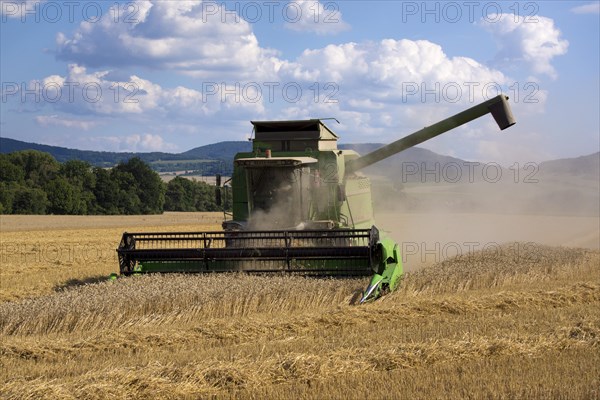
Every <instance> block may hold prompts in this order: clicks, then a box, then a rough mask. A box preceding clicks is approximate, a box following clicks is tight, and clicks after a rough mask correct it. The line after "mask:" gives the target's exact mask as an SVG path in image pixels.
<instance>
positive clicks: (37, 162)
mask: <svg viewBox="0 0 600 400" xmlns="http://www.w3.org/2000/svg"><path fill="white" fill-rule="evenodd" d="M8 157H9V160H10V161H11V163H12V164H14V165H16V166H18V167H20V168H21V169H22V170H23V172H24V174H25V180H26V181H27V183H28V185H30V187H42V186H44V185H45V184H46V183H47V182H49V181H50V180H51V179H52V178H54V177H55V176H56V175H57V173H58V170H59V168H60V164H59V162H58V161H56V160H55V159H54V157H52V156H51V155H50V154H48V153H44V152H41V151H37V150H24V151H17V152H14V153H10V154H9V155H8Z"/></svg>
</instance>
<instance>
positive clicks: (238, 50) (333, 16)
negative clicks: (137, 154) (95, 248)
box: [0, 0, 600, 165]
mask: <svg viewBox="0 0 600 400" xmlns="http://www.w3.org/2000/svg"><path fill="white" fill-rule="evenodd" d="M599 10H600V2H598V1H593V2H589V1H584V2H573V1H569V2H567V1H546V2H528V1H521V2H516V1H507V2H492V1H490V2H485V1H484V2H479V1H465V2H462V1H458V2H453V1H444V2H421V1H370V2H366V1H339V2H327V1H322V0H321V1H304V0H298V1H286V2H270V1H237V2H213V1H208V2H207V1H205V2H200V1H172V0H171V1H147V0H144V1H123V2H117V1H110V2H109V1H106V2H104V1H83V2H79V1H71V2H57V1H51V0H46V1H44V0H38V1H33V0H28V1H2V2H1V11H0V12H1V18H2V23H1V26H0V27H1V32H0V33H1V35H0V36H1V38H0V44H1V59H0V72H1V81H2V102H1V103H0V106H1V112H0V116H1V124H0V128H1V134H2V136H3V137H10V138H15V139H19V140H25V141H33V142H38V143H44V144H51V145H58V146H65V147H75V148H81V149H92V150H109V151H168V152H179V151H185V150H189V149H191V148H193V147H197V146H200V145H205V144H209V143H214V142H217V141H222V140H244V139H245V138H247V137H249V135H250V134H251V125H250V123H249V121H250V120H265V119H302V118H326V117H335V118H337V119H338V120H339V121H340V124H337V123H335V122H333V121H332V122H329V124H330V125H331V128H332V129H333V130H334V131H336V132H337V133H338V134H339V135H340V136H341V137H342V141H343V142H388V141H391V140H394V139H396V138H399V137H402V136H405V135H407V134H409V133H411V132H412V131H414V130H416V129H420V128H422V127H423V126H426V125H429V124H431V123H434V122H436V121H437V120H439V119H441V118H444V117H446V116H449V115H451V114H453V113H456V112H459V111H461V110H463V109H465V108H468V107H470V106H472V105H474V104H476V103H477V102H480V101H483V100H485V99H487V98H489V97H493V96H494V95H496V94H497V93H498V92H500V91H501V92H503V93H505V94H507V95H508V96H509V97H511V100H510V101H511V103H512V106H513V111H514V114H515V116H516V117H517V120H518V123H517V125H516V126H514V127H512V128H511V129H509V130H506V131H503V132H502V133H500V132H499V131H498V129H497V128H496V127H495V126H494V123H493V120H492V118H491V117H488V118H485V117H484V118H482V119H481V120H478V121H476V122H474V123H471V124H469V125H467V126H464V127H461V128H459V129H458V130H456V131H454V132H451V133H448V134H445V135H442V136H440V137H438V138H436V139H433V140H431V141H429V142H427V143H426V144H424V145H423V147H426V148H429V149H431V150H434V151H436V152H438V153H441V154H447V155H453V156H458V157H461V158H464V159H468V160H478V161H496V162H500V163H502V164H504V165H512V164H514V163H515V162H520V163H524V162H529V161H534V162H537V161H542V160H546V159H552V158H561V157H574V156H579V155H584V154H589V153H592V152H596V151H598V150H599V147H600V141H599V136H600V134H599V132H600V126H599V125H600V115H599V111H598V110H599V109H600V101H599V96H600V95H599V94H600V82H599V76H600V61H599V58H600V52H599V49H600V43H599V38H600V30H599V29H600V28H599V25H600V24H599V21H600V14H599Z"/></svg>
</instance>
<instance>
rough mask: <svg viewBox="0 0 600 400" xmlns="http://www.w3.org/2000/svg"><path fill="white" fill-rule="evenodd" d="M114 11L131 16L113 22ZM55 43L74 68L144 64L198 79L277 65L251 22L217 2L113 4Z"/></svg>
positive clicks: (241, 74) (254, 72)
mask: <svg viewBox="0 0 600 400" xmlns="http://www.w3.org/2000/svg"><path fill="white" fill-rule="evenodd" d="M209 6H210V7H209ZM115 7H120V8H119V9H118V10H117V9H116V8H115ZM132 7H133V8H134V9H135V13H132V12H131V11H130V10H129V9H130V8H132ZM116 13H120V14H117V15H123V14H124V13H129V14H131V15H130V18H117V19H116V21H115V18H114V17H113V16H114V15H115V14H116ZM56 42H57V56H58V58H60V59H63V60H68V61H73V62H76V63H77V64H79V65H85V66H92V67H123V66H144V67H148V68H157V69H165V70H170V71H175V72H184V73H189V74H192V75H194V76H199V77H203V78H210V77H214V78H217V77H218V78H220V79H222V78H224V77H225V76H230V77H234V76H235V77H238V78H243V77H244V76H253V77H254V76H257V75H261V74H262V73H263V72H264V70H265V68H266V70H272V69H273V68H274V67H273V66H271V64H272V63H273V62H276V59H275V58H274V57H275V52H274V51H273V50H269V49H264V48H261V47H260V46H259V44H258V39H257V38H256V36H255V35H254V33H253V31H252V27H251V25H250V24H249V23H247V22H246V21H244V20H243V19H241V18H239V17H238V16H236V15H231V12H230V13H226V12H225V10H224V6H222V5H219V4H218V3H216V2H199V1H156V2H150V1H146V0H136V1H132V2H128V3H126V4H122V5H120V6H117V5H113V6H112V7H111V11H110V12H108V13H106V14H104V15H103V16H102V19H101V20H100V21H99V22H96V23H89V22H86V21H84V22H82V23H81V24H80V25H79V27H78V29H77V30H76V32H75V33H74V34H72V35H71V36H67V35H66V34H64V33H59V34H58V35H57V38H56Z"/></svg>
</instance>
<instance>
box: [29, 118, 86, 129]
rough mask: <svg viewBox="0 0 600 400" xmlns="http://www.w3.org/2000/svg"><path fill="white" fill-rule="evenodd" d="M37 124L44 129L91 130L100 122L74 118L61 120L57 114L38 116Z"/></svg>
mask: <svg viewBox="0 0 600 400" xmlns="http://www.w3.org/2000/svg"><path fill="white" fill-rule="evenodd" d="M34 120H35V122H36V123H37V124H38V125H40V126H43V127H48V126H60V127H65V128H72V129H80V130H84V131H87V130H90V129H92V128H94V127H96V126H97V125H98V121H90V120H80V119H72V118H61V117H59V116H58V115H56V114H53V115H37V116H36V117H35V118H34Z"/></svg>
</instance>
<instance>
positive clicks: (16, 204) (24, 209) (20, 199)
mask: <svg viewBox="0 0 600 400" xmlns="http://www.w3.org/2000/svg"><path fill="white" fill-rule="evenodd" d="M13 190H14V196H13V198H14V200H13V204H12V212H13V214H45V213H46V208H47V206H48V199H47V197H46V193H45V192H44V191H43V190H42V189H38V188H26V187H17V188H15V189H13Z"/></svg>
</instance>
